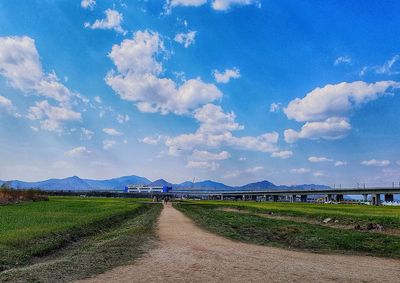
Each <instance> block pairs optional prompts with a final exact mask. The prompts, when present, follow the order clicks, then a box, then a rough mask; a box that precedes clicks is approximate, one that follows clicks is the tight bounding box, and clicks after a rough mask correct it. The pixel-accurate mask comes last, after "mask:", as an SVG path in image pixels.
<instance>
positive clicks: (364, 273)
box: [80, 205, 400, 282]
mask: <svg viewBox="0 0 400 283" xmlns="http://www.w3.org/2000/svg"><path fill="white" fill-rule="evenodd" d="M158 233H159V238H160V245H157V247H156V248H154V249H153V250H151V251H149V253H148V254H147V255H146V256H144V257H143V258H142V259H140V260H138V261H136V262H135V263H134V264H133V265H128V266H122V267H118V268H115V269H113V270H110V271H108V272H106V273H104V274H101V275H98V276H96V277H93V278H89V279H87V280H83V281H80V282H396V281H397V280H399V278H400V260H395V259H384V258H375V257H363V256H345V255H322V254H313V253H306V252H296V251H288V250H284V249H279V248H271V247H265V246H257V245H251V244H245V243H240V242H235V241H231V240H228V239H225V238H222V237H219V236H216V235H214V234H211V233H208V232H206V231H204V230H202V229H200V228H198V227H197V226H195V225H194V224H193V222H192V221H191V220H190V219H189V218H187V217H186V216H184V215H183V214H182V213H181V212H179V211H177V210H176V209H174V208H173V207H171V206H170V205H168V206H166V207H165V208H164V210H163V212H162V213H161V217H160V219H159V231H158ZM127 245H129V243H127ZM397 282H398V281H397Z"/></svg>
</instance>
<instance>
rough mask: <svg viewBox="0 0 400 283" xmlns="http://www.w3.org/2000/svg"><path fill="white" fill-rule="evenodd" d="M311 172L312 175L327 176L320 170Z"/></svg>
mask: <svg viewBox="0 0 400 283" xmlns="http://www.w3.org/2000/svg"><path fill="white" fill-rule="evenodd" d="M312 174H313V176H314V177H327V175H326V174H325V173H324V172H322V171H315V172H313V173H312Z"/></svg>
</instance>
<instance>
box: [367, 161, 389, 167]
mask: <svg viewBox="0 0 400 283" xmlns="http://www.w3.org/2000/svg"><path fill="white" fill-rule="evenodd" d="M361 164H362V165H366V166H378V167H385V166H389V165H390V161H389V160H376V159H371V160H364V161H362V162H361Z"/></svg>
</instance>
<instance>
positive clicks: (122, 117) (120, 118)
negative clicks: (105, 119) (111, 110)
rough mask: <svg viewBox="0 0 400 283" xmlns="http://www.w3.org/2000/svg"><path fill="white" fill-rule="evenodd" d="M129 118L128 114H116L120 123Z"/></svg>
mask: <svg viewBox="0 0 400 283" xmlns="http://www.w3.org/2000/svg"><path fill="white" fill-rule="evenodd" d="M129 120H130V118H129V116H128V114H125V115H121V114H118V115H117V121H118V123H120V124H123V123H126V122H128V121H129Z"/></svg>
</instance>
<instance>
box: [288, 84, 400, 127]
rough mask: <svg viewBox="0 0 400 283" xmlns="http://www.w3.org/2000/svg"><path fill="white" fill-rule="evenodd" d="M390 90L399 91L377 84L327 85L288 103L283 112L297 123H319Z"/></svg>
mask: <svg viewBox="0 0 400 283" xmlns="http://www.w3.org/2000/svg"><path fill="white" fill-rule="evenodd" d="M394 88H400V83H398V82H394V81H380V82H376V83H366V82H363V81H356V82H352V83H347V82H342V83H339V84H335V85H332V84H328V85H326V86H324V87H322V88H319V87H318V88H315V89H314V90H312V91H311V92H309V93H308V94H307V95H306V96H305V97H304V98H302V99H300V98H296V99H294V100H292V101H291V102H290V103H289V105H288V106H287V107H286V108H285V109H284V112H285V114H286V116H287V117H288V118H289V119H294V120H296V121H297V122H310V121H321V120H325V119H327V118H330V117H344V116H347V115H348V114H349V112H350V110H352V109H354V108H357V107H360V106H361V105H363V104H365V103H367V102H369V101H372V100H375V99H377V98H379V97H381V96H384V95H387V94H389V93H391V90H392V89H394Z"/></svg>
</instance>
